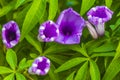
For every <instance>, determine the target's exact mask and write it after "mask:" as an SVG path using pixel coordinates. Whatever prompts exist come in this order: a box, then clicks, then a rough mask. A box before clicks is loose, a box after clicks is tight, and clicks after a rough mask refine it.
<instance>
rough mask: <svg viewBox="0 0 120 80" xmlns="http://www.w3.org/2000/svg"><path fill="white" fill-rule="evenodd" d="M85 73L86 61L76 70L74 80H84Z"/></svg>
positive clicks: (86, 69) (86, 68)
mask: <svg viewBox="0 0 120 80" xmlns="http://www.w3.org/2000/svg"><path fill="white" fill-rule="evenodd" d="M87 71H88V61H87V62H85V63H84V64H83V65H82V66H81V68H80V69H79V70H78V72H77V74H76V76H75V80H86V75H87Z"/></svg>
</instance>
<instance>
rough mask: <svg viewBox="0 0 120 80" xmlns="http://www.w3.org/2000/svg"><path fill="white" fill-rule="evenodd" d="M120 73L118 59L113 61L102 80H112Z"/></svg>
mask: <svg viewBox="0 0 120 80" xmlns="http://www.w3.org/2000/svg"><path fill="white" fill-rule="evenodd" d="M119 72H120V58H118V59H114V60H113V61H112V62H111V63H110V65H109V66H108V68H107V70H106V72H105V74H104V76H103V79H102V80H113V78H114V77H115V76H116V75H117V74H118V73H119Z"/></svg>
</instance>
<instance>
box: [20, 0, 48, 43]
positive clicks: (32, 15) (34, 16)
mask: <svg viewBox="0 0 120 80" xmlns="http://www.w3.org/2000/svg"><path fill="white" fill-rule="evenodd" d="M45 8H46V0H33V3H32V5H31V7H30V9H29V10H28V12H27V14H26V17H25V20H24V22H23V26H22V34H21V39H20V41H22V40H23V39H24V37H25V36H26V35H27V34H28V33H29V32H30V31H31V30H32V29H33V28H34V27H35V25H36V24H37V23H38V22H39V20H40V19H41V18H42V17H43V15H44V12H45Z"/></svg>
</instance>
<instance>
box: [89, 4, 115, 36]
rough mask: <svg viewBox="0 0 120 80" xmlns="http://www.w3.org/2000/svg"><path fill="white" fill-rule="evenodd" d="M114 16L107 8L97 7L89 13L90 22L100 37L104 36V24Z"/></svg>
mask: <svg viewBox="0 0 120 80" xmlns="http://www.w3.org/2000/svg"><path fill="white" fill-rule="evenodd" d="M112 14H113V12H112V11H111V10H110V9H108V8H107V7H106V6H96V7H93V8H92V9H90V10H89V11H88V13H87V16H88V20H89V21H90V22H91V23H92V24H93V25H94V26H95V28H96V31H97V33H98V35H103V34H104V31H105V30H104V24H105V22H107V21H108V20H110V19H111V18H112Z"/></svg>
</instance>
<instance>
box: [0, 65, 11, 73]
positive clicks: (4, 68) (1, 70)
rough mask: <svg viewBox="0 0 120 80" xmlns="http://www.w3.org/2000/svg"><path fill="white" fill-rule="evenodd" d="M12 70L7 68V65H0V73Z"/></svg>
mask: <svg viewBox="0 0 120 80" xmlns="http://www.w3.org/2000/svg"><path fill="white" fill-rule="evenodd" d="M11 72H12V70H11V69H9V68H7V67H4V66H0V74H6V73H11Z"/></svg>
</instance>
